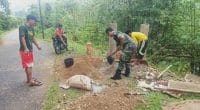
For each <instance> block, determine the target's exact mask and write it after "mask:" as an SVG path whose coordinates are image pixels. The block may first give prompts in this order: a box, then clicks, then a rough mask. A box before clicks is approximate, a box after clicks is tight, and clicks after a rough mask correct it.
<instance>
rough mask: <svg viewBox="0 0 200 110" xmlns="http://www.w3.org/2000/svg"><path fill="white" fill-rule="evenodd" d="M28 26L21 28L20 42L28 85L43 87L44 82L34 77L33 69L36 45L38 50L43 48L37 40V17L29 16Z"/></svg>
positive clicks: (27, 18)
mask: <svg viewBox="0 0 200 110" xmlns="http://www.w3.org/2000/svg"><path fill="white" fill-rule="evenodd" d="M26 20H27V21H26V24H25V25H23V26H20V27H19V42H20V49H19V51H20V56H21V61H22V67H23V68H24V69H25V73H26V77H27V83H28V84H29V86H41V85H42V82H40V81H38V80H37V79H35V78H33V77H32V67H33V46H32V44H33V43H34V44H35V46H36V47H37V49H38V50H41V47H40V46H39V45H38V43H37V41H36V39H35V33H34V26H36V22H38V19H37V18H36V16H33V15H28V16H27V17H26Z"/></svg>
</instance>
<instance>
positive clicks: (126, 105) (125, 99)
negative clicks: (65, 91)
mask: <svg viewBox="0 0 200 110" xmlns="http://www.w3.org/2000/svg"><path fill="white" fill-rule="evenodd" d="M124 93H128V89H126V88H125V87H112V88H108V89H107V90H106V91H104V92H103V93H101V94H97V95H91V94H89V95H85V96H83V97H80V98H79V99H78V100H77V101H75V102H72V103H71V104H70V105H69V106H68V108H67V109H69V110H79V109H80V108H81V110H133V109H134V108H135V106H136V104H138V101H139V99H140V98H139V97H138V96H134V95H129V96H126V95H124Z"/></svg>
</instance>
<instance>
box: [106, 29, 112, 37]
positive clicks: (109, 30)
mask: <svg viewBox="0 0 200 110" xmlns="http://www.w3.org/2000/svg"><path fill="white" fill-rule="evenodd" d="M106 34H107V35H108V36H109V37H112V36H113V35H114V30H113V29H112V28H111V27H108V28H106Z"/></svg>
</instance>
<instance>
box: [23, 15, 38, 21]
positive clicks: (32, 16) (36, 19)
mask: <svg viewBox="0 0 200 110" xmlns="http://www.w3.org/2000/svg"><path fill="white" fill-rule="evenodd" d="M26 19H27V20H30V19H32V20H34V21H35V22H39V19H38V18H37V17H36V16H34V15H27V16H26Z"/></svg>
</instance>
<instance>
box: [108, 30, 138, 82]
mask: <svg viewBox="0 0 200 110" xmlns="http://www.w3.org/2000/svg"><path fill="white" fill-rule="evenodd" d="M106 34H107V35H108V36H109V37H112V38H113V39H114V40H115V42H116V45H117V49H116V50H115V51H114V52H112V53H111V54H110V55H109V56H110V57H112V56H113V55H114V54H116V53H117V52H118V51H120V50H121V51H122V55H121V57H120V61H119V64H118V67H117V70H116V72H115V75H114V76H113V77H111V79H113V80H120V79H121V72H122V70H123V69H124V68H125V74H124V76H126V77H129V74H130V65H129V63H130V61H131V58H132V55H133V54H134V53H135V51H136V45H135V43H134V42H133V41H132V39H131V38H130V37H129V36H128V35H127V34H125V33H122V32H115V31H114V30H113V29H112V28H111V27H109V28H107V29H106Z"/></svg>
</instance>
